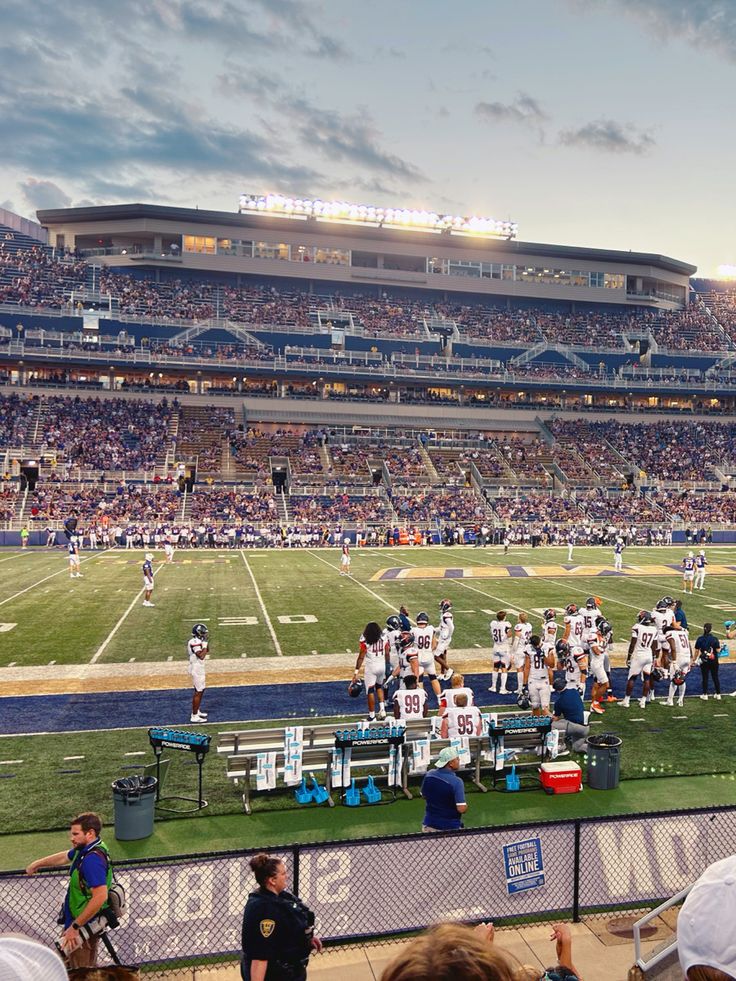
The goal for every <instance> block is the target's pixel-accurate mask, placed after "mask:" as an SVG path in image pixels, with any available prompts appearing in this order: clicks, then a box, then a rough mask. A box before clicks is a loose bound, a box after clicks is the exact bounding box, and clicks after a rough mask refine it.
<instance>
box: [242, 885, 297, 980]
mask: <svg viewBox="0 0 736 981" xmlns="http://www.w3.org/2000/svg"><path fill="white" fill-rule="evenodd" d="M313 935H314V913H312V911H311V910H310V909H308V908H307V907H306V906H305V905H304V903H303V902H302V901H301V900H300V899H299V898H298V897H297V896H294V895H292V894H291V893H290V892H287V891H286V890H284V891H283V892H281V893H279V894H278V895H277V894H276V893H275V892H272V891H271V890H270V889H265V888H260V889H256V890H255V892H252V893H250V895H249V896H248V902H247V903H246V904H245V910H244V912H243V935H242V943H243V961H242V969H241V971H242V975H243V978H244V979H246V981H248V979H249V978H250V965H251V961H268V968H267V970H266V981H305V978H306V977H307V963H308V962H309V954H310V951H311V949H312V937H313Z"/></svg>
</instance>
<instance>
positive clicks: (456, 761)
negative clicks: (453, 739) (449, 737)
mask: <svg viewBox="0 0 736 981" xmlns="http://www.w3.org/2000/svg"><path fill="white" fill-rule="evenodd" d="M459 765H460V754H459V753H458V751H457V749H456V748H455V747H454V746H445V748H444V749H443V750H442V751H441V752H440V755H439V756H438V757H437V762H436V763H435V766H436V767H437V769H439V770H441V769H442V768H443V767H445V766H447V767H449V768H450V769H451V770H457V768H458V766H459Z"/></svg>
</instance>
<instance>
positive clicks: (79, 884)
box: [68, 841, 112, 919]
mask: <svg viewBox="0 0 736 981" xmlns="http://www.w3.org/2000/svg"><path fill="white" fill-rule="evenodd" d="M81 851H82V849H79V848H78V849H76V851H75V854H74V857H73V858H72V871H71V874H70V877H69V893H68V900H69V912H70V913H71V914H72V918H73V919H76V918H77V917H78V916H79V914H80V913H81V912H82V910H83V909H84V907H85V906H86V905H87V903H88V902H89V901H90V899H91V898H92V890H91V889H90V888H89V886H88V885H87V883H86V882H85V881H84V878H83V876H81V875H80V867H81V865H82V861H81V854H80V852H81ZM96 851H101V852H102V853H103V854H104V855H105V858H106V859H107V881H106V885H107V888H108V889H109V888H110V886H111V885H112V862H111V861H110V852H109V851H108V850H107V845H106V844H105V843H104V842H103V841H98V842H97V844H96V845H95V846H94V847H93V848H90V849H89V851H87V852H86V854H90V853H92V852H96ZM106 906H107V902H105V903H104V905H103V906H102V909H105V907H106Z"/></svg>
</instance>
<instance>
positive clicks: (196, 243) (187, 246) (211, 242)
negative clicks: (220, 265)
mask: <svg viewBox="0 0 736 981" xmlns="http://www.w3.org/2000/svg"><path fill="white" fill-rule="evenodd" d="M183 242H184V245H183V249H184V251H185V252H200V253H204V254H206V255H214V254H215V249H216V240H215V239H214V238H210V237H209V236H207V235H184V236H183Z"/></svg>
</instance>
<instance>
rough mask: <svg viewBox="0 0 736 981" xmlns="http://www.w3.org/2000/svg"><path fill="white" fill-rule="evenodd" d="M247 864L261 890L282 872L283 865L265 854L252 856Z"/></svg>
mask: <svg viewBox="0 0 736 981" xmlns="http://www.w3.org/2000/svg"><path fill="white" fill-rule="evenodd" d="M249 864H250V867H251V869H253V875H254V876H255V877H256V882H257V883H258V885H259V886H260V887H261V888H265V887H267V886H268V884H269V883H271V882H272V880H274V879H276V878H277V877H278V876H279V875H280V874H281V873H282V871H283V870H284V863H283V862H282V861H281V859H280V858H275V857H274V856H273V855H267V854H266V853H265V852H259V853H258V855H254V856H253V858H252V859H251V860H250V863H249Z"/></svg>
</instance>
